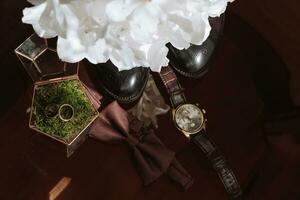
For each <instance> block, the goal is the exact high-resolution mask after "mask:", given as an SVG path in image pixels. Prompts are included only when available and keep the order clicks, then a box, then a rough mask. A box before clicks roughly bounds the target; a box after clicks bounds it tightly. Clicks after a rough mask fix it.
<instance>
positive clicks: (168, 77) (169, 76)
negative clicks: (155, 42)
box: [160, 66, 186, 108]
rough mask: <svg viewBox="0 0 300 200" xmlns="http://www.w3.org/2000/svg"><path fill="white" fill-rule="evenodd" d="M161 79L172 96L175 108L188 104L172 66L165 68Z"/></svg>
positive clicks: (171, 99)
mask: <svg viewBox="0 0 300 200" xmlns="http://www.w3.org/2000/svg"><path fill="white" fill-rule="evenodd" d="M160 77H161V79H162V81H163V83H164V85H165V87H166V89H167V92H168V94H169V95H170V102H171V104H172V107H173V108H176V107H177V106H179V105H180V104H184V103H185V102H186V99H185V96H184V93H183V88H182V87H181V85H180V83H179V82H178V79H177V77H176V74H175V72H174V71H173V69H172V68H171V67H170V66H167V67H163V68H162V69H161V72H160Z"/></svg>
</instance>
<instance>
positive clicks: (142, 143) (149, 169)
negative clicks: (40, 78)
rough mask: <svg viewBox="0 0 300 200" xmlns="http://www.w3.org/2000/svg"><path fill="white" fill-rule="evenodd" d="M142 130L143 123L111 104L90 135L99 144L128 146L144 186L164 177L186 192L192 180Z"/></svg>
mask: <svg viewBox="0 0 300 200" xmlns="http://www.w3.org/2000/svg"><path fill="white" fill-rule="evenodd" d="M143 127H144V126H143V122H141V121H139V120H138V119H136V118H135V117H133V116H132V115H129V114H128V113H127V112H126V111H125V110H123V109H122V108H121V106H120V105H119V104H118V103H117V102H116V101H114V102H112V103H111V104H109V105H108V106H106V107H105V108H104V109H103V110H102V111H101V113H100V116H99V118H98V119H97V120H96V121H95V122H94V124H93V126H92V128H91V131H90V135H91V137H93V138H96V139H98V140H101V141H106V142H125V143H127V144H128V145H127V146H128V147H129V149H130V150H131V152H132V154H133V159H134V162H135V163H136V168H137V171H138V172H139V174H140V177H141V178H142V180H143V183H144V185H148V184H150V183H152V182H154V181H155V180H157V179H158V178H159V177H160V176H161V175H163V174H166V175H167V176H168V177H169V178H171V179H172V180H174V181H176V182H177V183H179V184H180V185H181V186H182V187H183V188H184V189H188V188H189V187H190V186H191V185H192V184H193V179H192V177H191V176H190V175H189V174H188V173H187V171H186V170H185V169H184V168H183V166H182V165H181V164H180V163H179V162H178V160H177V159H176V158H175V153H174V152H173V151H171V150H170V149H168V148H167V147H166V146H165V145H164V144H163V143H162V142H161V141H160V140H159V138H158V137H157V136H156V135H155V134H154V131H153V130H146V129H144V128H143Z"/></svg>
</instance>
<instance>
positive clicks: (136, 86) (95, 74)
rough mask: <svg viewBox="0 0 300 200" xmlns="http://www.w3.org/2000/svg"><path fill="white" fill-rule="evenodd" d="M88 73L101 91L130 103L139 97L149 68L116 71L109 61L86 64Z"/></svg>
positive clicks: (119, 100)
mask: <svg viewBox="0 0 300 200" xmlns="http://www.w3.org/2000/svg"><path fill="white" fill-rule="evenodd" d="M87 71H88V74H89V76H90V78H91V79H92V80H93V82H94V83H96V86H97V87H99V88H100V89H101V90H102V92H104V93H106V94H107V95H109V96H110V97H112V98H113V99H115V100H117V101H118V102H120V103H131V102H134V101H136V100H137V99H139V97H140V96H141V95H142V93H143V91H144V88H145V86H146V83H147V81H148V77H149V73H150V70H149V68H144V67H137V68H133V69H131V70H124V71H118V69H117V67H116V66H115V65H114V64H113V63H112V62H110V61H108V62H106V63H103V64H102V63H101V64H97V65H91V64H90V65H89V66H88V70H87Z"/></svg>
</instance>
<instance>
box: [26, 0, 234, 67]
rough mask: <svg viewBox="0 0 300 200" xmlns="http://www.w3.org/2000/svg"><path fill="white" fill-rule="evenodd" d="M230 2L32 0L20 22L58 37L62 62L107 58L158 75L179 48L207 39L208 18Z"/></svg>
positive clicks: (37, 30) (122, 65) (93, 61)
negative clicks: (171, 49)
mask: <svg viewBox="0 0 300 200" xmlns="http://www.w3.org/2000/svg"><path fill="white" fill-rule="evenodd" d="M232 1H233V0H30V2H31V3H32V4H33V5H34V6H33V7H30V8H25V9H24V11H23V13H24V17H23V19H22V20H23V22H24V23H28V24H32V26H33V28H34V30H35V32H36V33H37V34H38V35H39V36H40V37H44V38H52V37H56V36H57V37H58V40H57V52H58V56H59V57H60V59H61V60H63V61H66V62H70V63H74V62H78V61H80V60H82V59H84V58H86V59H88V60H89V61H90V62H91V63H93V64H97V63H103V62H106V61H107V60H109V59H110V60H111V62H112V63H113V64H114V65H116V66H117V67H118V69H119V70H127V69H131V68H133V67H139V66H143V67H150V68H151V69H152V70H153V71H157V72H159V71H160V69H161V67H162V66H166V65H167V64H168V62H169V60H168V58H167V53H168V48H167V47H166V46H165V45H166V44H167V43H169V42H170V43H171V44H172V45H173V46H174V47H176V48H177V49H183V48H188V47H189V46H190V44H191V43H192V44H196V45H201V44H202V43H203V42H204V41H205V40H206V39H207V37H208V36H209V33H210V30H211V27H210V24H209V22H208V18H209V17H217V16H220V15H221V14H222V13H223V12H224V11H225V9H226V6H227V3H228V2H232Z"/></svg>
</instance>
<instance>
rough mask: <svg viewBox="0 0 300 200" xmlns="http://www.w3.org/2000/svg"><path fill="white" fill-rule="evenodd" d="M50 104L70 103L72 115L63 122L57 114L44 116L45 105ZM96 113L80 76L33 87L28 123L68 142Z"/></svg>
mask: <svg viewBox="0 0 300 200" xmlns="http://www.w3.org/2000/svg"><path fill="white" fill-rule="evenodd" d="M50 104H57V105H58V106H61V105H62V104H70V105H71V106H72V107H73V108H74V116H73V118H72V119H71V120H70V121H67V122H64V121H62V120H61V119H60V118H59V117H58V116H55V117H49V116H46V114H45V108H46V106H47V105H50ZM96 115H97V111H96V110H95V109H94V108H93V106H92V105H91V103H90V101H89V100H88V98H87V96H86V95H85V92H84V88H83V86H82V85H81V84H80V81H79V80H65V81H62V82H59V83H51V84H47V85H40V86H38V87H37V88H36V91H35V97H34V102H33V113H32V122H31V123H32V124H33V125H34V126H35V127H36V128H37V129H39V130H40V131H42V132H44V133H46V134H49V135H51V136H53V137H56V138H58V139H60V140H63V141H65V142H66V143H69V142H71V141H72V140H73V139H74V138H75V137H76V136H77V135H78V134H79V133H80V132H81V131H82V130H83V129H84V128H85V127H86V126H87V125H88V124H89V123H90V122H91V121H92V120H93V119H94V117H95V116H96Z"/></svg>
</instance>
